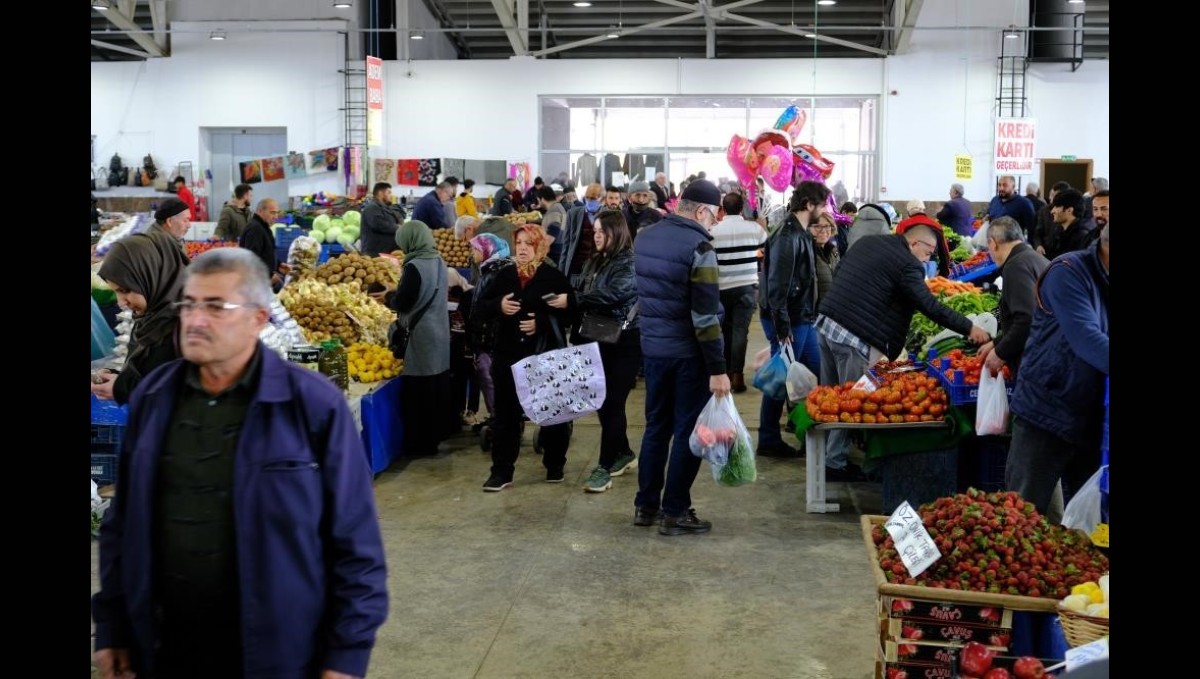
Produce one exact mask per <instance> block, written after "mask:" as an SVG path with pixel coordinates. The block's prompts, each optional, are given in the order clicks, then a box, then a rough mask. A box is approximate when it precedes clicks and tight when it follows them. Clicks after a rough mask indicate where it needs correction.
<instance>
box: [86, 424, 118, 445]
mask: <svg viewBox="0 0 1200 679" xmlns="http://www.w3.org/2000/svg"><path fill="white" fill-rule="evenodd" d="M124 435H125V427H124V425H119V424H93V425H92V448H93V449H94V448H95V447H96V446H98V445H110V444H111V445H114V446H118V447H119V446H120V445H121V439H122V438H123V437H124Z"/></svg>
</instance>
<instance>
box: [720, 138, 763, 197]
mask: <svg viewBox="0 0 1200 679" xmlns="http://www.w3.org/2000/svg"><path fill="white" fill-rule="evenodd" d="M747 156H749V157H750V158H755V156H754V150H753V147H751V145H750V140H749V139H746V138H745V137H743V136H741V135H740V134H735V135H733V138H732V139H730V140H729V147H728V148H727V149H726V150H725V159H726V160H727V161H728V162H729V167H730V169H732V170H733V173H734V174H735V175H737V178H738V181H739V182H741V184H742V186H746V187H753V186H754V176H755V174H756V173H755V172H754V171H752V170H751V169H750V168H749V167H748V166H747V163H746V159H747ZM756 164H757V163H756Z"/></svg>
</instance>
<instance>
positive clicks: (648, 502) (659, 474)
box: [634, 356, 712, 517]
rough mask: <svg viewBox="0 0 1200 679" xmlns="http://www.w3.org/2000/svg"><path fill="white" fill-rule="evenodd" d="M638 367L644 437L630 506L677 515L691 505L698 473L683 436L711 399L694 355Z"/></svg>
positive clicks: (705, 375)
mask: <svg viewBox="0 0 1200 679" xmlns="http://www.w3.org/2000/svg"><path fill="white" fill-rule="evenodd" d="M643 365H644V366H645V371H646V433H645V434H643V435H642V452H641V456H640V457H639V463H638V493H637V497H636V498H635V499H634V505H636V506H638V507H641V508H642V509H645V510H647V511H655V510H657V509H659V508H660V507H661V508H662V512H663V514H665V515H667V516H675V517H678V516H683V515H684V514H686V513H687V511H688V510H689V509H691V507H692V482H693V481H695V480H696V472H698V471H700V458H698V457H696V456H695V455H693V454H692V451H691V448H689V447H688V437H689V436H691V435H692V429H693V428H694V427H695V426H696V418H697V417H699V415H700V411H701V410H704V405H705V404H706V403H708V399H709V397H710V396H712V394H711V393H710V392H709V390H708V370H707V368H706V367H705V365H704V359H703V358H701V357H700V356H693V357H690V358H650V357H647V358H645V359H644V361H643ZM672 437H674V441H672V440H671V439H672ZM664 473H665V482H666V493H665V494H664V493H663V485H664Z"/></svg>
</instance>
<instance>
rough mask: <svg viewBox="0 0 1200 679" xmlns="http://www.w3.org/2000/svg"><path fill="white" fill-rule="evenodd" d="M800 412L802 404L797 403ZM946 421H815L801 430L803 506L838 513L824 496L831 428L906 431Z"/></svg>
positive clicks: (816, 511) (836, 506)
mask: <svg viewBox="0 0 1200 679" xmlns="http://www.w3.org/2000/svg"><path fill="white" fill-rule="evenodd" d="M800 410H801V412H803V406H800ZM948 426H949V425H947V423H946V422H944V421H942V422H906V423H904V424H846V423H842V422H838V423H833V422H830V423H827V424H816V425H813V426H811V427H809V428H808V429H807V430H805V432H804V449H805V459H806V462H805V464H806V466H805V470H806V473H805V481H804V486H805V502H806V505H805V508H806V510H807V511H808V513H809V514H826V513H829V512H839V511H841V508H842V506H841V505H840V504H839V503H837V502H826V499H825V498H826V496H825V437H826V436H828V435H829V432H830V431H832V430H834V429H860V430H863V429H865V430H869V431H877V432H880V431H902V430H903V431H907V430H913V429H946V428H948Z"/></svg>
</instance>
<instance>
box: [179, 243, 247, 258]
mask: <svg viewBox="0 0 1200 679" xmlns="http://www.w3.org/2000/svg"><path fill="white" fill-rule="evenodd" d="M183 246H184V247H185V248H186V249H187V256H188V259H195V258H197V257H199V256H200V255H201V254H202V253H205V252H208V251H209V250H211V249H213V248H235V247H237V243H236V242H235V241H231V240H230V241H225V240H189V241H184V243H183Z"/></svg>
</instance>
